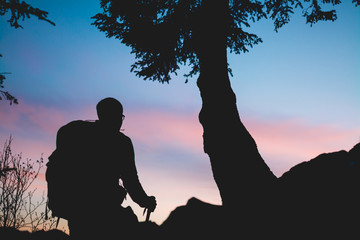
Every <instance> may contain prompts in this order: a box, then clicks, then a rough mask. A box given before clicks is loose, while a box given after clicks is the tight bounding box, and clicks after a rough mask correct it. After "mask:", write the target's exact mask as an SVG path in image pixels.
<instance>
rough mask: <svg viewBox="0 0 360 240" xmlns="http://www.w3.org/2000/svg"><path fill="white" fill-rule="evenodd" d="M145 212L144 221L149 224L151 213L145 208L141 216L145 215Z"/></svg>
mask: <svg viewBox="0 0 360 240" xmlns="http://www.w3.org/2000/svg"><path fill="white" fill-rule="evenodd" d="M146 210H147V213H146V220H145V222H149V220H150V214H151V211H150V210H149V209H148V208H145V209H144V212H143V215H144V214H145V212H146Z"/></svg>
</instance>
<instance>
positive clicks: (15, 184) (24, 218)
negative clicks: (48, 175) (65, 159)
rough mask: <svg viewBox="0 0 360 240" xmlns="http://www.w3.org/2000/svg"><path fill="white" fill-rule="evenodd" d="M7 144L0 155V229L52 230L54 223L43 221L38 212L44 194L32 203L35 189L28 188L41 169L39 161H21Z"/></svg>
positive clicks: (19, 156)
mask: <svg viewBox="0 0 360 240" xmlns="http://www.w3.org/2000/svg"><path fill="white" fill-rule="evenodd" d="M11 143H12V138H11V137H10V138H9V140H7V141H6V142H5V144H4V149H3V151H2V152H0V227H11V228H15V229H19V228H30V229H31V230H33V231H35V230H39V229H40V228H45V229H49V228H52V227H53V226H54V222H55V221H54V219H51V220H50V221H47V220H46V219H45V214H44V213H42V212H39V210H40V209H39V208H40V207H41V206H44V205H45V202H46V199H45V197H44V194H43V196H42V199H41V200H40V201H37V202H34V199H33V197H34V193H35V191H36V189H33V188H30V187H31V185H32V183H33V182H34V181H35V179H36V178H37V176H38V174H39V172H40V170H41V168H42V167H43V158H42V157H40V159H39V160H36V161H32V160H31V159H26V160H23V159H22V155H21V154H16V155H13V153H12V151H11ZM44 209H45V208H44Z"/></svg>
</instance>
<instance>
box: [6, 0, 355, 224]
mask: <svg viewBox="0 0 360 240" xmlns="http://www.w3.org/2000/svg"><path fill="white" fill-rule="evenodd" d="M27 2H28V3H30V4H32V5H33V6H35V7H38V8H40V9H43V10H46V11H48V12H49V18H50V19H51V20H52V21H53V22H55V23H56V26H55V27H53V26H52V25H50V24H48V23H46V22H40V21H38V20H36V19H35V18H32V19H30V20H27V21H25V22H23V23H22V25H23V27H24V29H14V28H10V26H9V24H8V23H7V22H6V20H7V19H8V16H5V17H2V18H1V21H0V53H1V54H2V55H3V58H1V59H0V63H1V65H0V72H11V73H12V74H10V75H7V80H6V82H5V86H6V89H7V90H9V91H10V92H11V93H12V94H13V95H15V96H16V97H17V98H18V99H19V102H20V104H19V105H13V106H9V105H8V103H7V102H4V101H1V102H0V144H3V143H4V142H5V140H6V139H7V138H8V137H9V136H10V135H12V136H13V138H14V141H13V148H14V152H22V153H23V156H24V157H29V158H32V159H36V158H39V157H40V155H41V154H43V156H44V158H45V159H46V158H47V157H48V156H49V155H50V153H51V151H52V150H53V149H54V147H55V136H56V131H57V130H58V128H59V127H60V126H62V125H64V124H66V123H67V122H69V121H72V120H75V119H96V113H95V105H96V103H97V102H98V101H99V100H101V99H102V98H104V97H108V96H112V97H116V98H118V99H119V100H120V101H121V102H122V103H123V105H124V111H125V115H126V120H125V122H124V126H123V128H124V129H125V130H124V133H125V134H127V135H128V136H130V137H131V138H132V140H133V143H134V147H135V151H136V161H137V166H138V171H139V175H140V180H141V181H142V182H143V185H144V188H145V189H146V191H147V192H148V193H149V194H151V195H155V196H157V199H158V209H157V211H156V212H155V213H153V215H152V219H153V220H154V221H156V222H157V223H161V222H162V221H163V220H165V218H166V217H167V216H168V214H169V213H170V211H171V210H173V209H174V208H175V207H176V206H179V205H183V204H185V203H186V201H187V200H188V199H189V198H190V197H192V196H195V197H198V198H200V199H202V200H204V201H208V202H211V203H215V204H219V203H220V197H219V193H218V191H217V188H216V185H215V183H214V181H213V179H212V173H211V169H210V164H209V159H208V157H207V156H206V155H205V154H204V153H203V152H202V137H201V134H202V129H201V125H200V124H199V123H198V119H197V114H198V112H199V110H200V108H201V98H200V94H199V91H198V89H197V87H196V78H192V79H190V80H189V83H186V84H185V79H184V78H183V77H182V73H184V72H186V67H185V68H184V69H182V70H181V71H180V72H179V74H178V76H176V77H174V78H173V79H172V80H171V82H170V84H161V83H158V82H149V81H143V80H142V79H139V78H137V77H136V76H135V75H134V74H133V73H131V72H130V65H131V64H132V63H133V62H134V56H133V55H131V54H130V49H129V48H127V47H126V46H124V45H122V44H121V43H120V41H118V40H116V39H108V38H106V37H105V34H104V33H101V32H100V31H99V30H98V29H96V28H95V27H94V26H91V25H90V24H91V22H92V20H91V19H90V17H92V16H94V15H95V14H96V13H98V12H99V11H100V8H99V1H97V0H91V1H90V0H86V1H85V0H78V1H60V0H53V1H45V0H38V1H35V0H33V1H27ZM336 9H337V11H338V20H337V21H335V22H326V23H323V22H320V23H317V24H315V25H314V26H313V27H310V26H309V25H307V24H305V19H304V18H303V17H301V12H298V13H297V14H295V15H294V16H293V18H292V21H291V22H290V23H289V24H288V25H286V26H285V27H284V28H282V29H280V30H279V32H278V33H276V32H274V30H273V29H274V27H273V25H272V24H271V21H267V20H263V21H260V22H258V23H255V24H253V26H252V27H251V29H249V30H250V31H252V32H255V33H257V34H258V35H259V36H260V37H262V39H263V41H264V42H263V43H261V44H259V45H257V46H255V47H254V48H252V49H250V51H249V52H248V53H246V54H241V55H233V54H231V55H229V63H230V67H231V68H232V70H233V77H231V82H232V87H233V90H234V92H235V93H236V95H237V104H238V109H239V112H240V117H241V119H242V121H243V122H244V124H245V126H246V127H247V128H248V130H249V131H250V133H251V134H252V135H253V137H254V139H255V140H256V142H257V144H258V147H259V150H260V153H261V154H262V156H263V158H264V159H265V161H266V163H267V164H268V165H269V166H270V168H271V170H272V171H273V172H274V173H275V174H276V175H277V176H281V175H282V174H283V173H284V172H285V171H287V170H289V168H291V167H292V166H294V165H295V164H297V163H300V162H302V161H308V160H310V159H311V158H314V157H316V156H317V154H320V153H323V152H331V151H337V150H341V149H345V150H349V149H350V148H351V147H352V146H354V145H355V144H356V143H357V142H359V140H360V126H359V123H360V68H359V66H360V45H359V43H360V9H359V8H356V7H354V6H353V4H351V3H350V1H344V3H343V4H341V5H340V6H339V7H337V8H336ZM37 184H38V188H39V189H45V187H46V184H45V182H44V180H43V178H42V180H41V179H40V180H39V181H38V183H37ZM129 204H131V206H132V207H133V208H134V210H135V211H136V213H137V214H138V216H139V219H140V220H143V217H142V216H141V214H140V212H141V209H140V208H138V207H137V206H135V205H133V204H132V203H131V202H130V201H129Z"/></svg>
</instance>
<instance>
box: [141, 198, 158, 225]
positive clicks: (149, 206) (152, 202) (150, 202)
mask: <svg viewBox="0 0 360 240" xmlns="http://www.w3.org/2000/svg"><path fill="white" fill-rule="evenodd" d="M155 208H156V198H155V197H154V196H151V197H148V199H147V202H146V206H145V209H144V213H143V214H145V212H146V210H147V213H146V220H145V221H146V222H149V219H150V213H151V212H153V211H154V210H155Z"/></svg>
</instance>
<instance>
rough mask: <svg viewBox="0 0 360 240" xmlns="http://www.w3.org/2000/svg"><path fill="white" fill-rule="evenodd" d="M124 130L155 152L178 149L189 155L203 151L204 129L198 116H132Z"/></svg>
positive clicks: (144, 113)
mask: <svg viewBox="0 0 360 240" xmlns="http://www.w3.org/2000/svg"><path fill="white" fill-rule="evenodd" d="M123 127H124V129H125V131H124V133H125V134H129V136H130V137H131V138H132V139H133V140H135V141H139V142H141V143H142V144H145V145H147V146H149V147H151V148H156V149H159V148H165V147H166V146H168V145H177V146H178V147H181V148H185V149H188V150H189V151H195V152H198V151H199V150H200V151H201V150H202V127H201V125H200V123H199V122H198V120H197V114H189V115H186V114H181V113H180V114H176V113H172V112H164V111H156V110H146V111H141V112H129V113H128V114H127V117H126V120H125V122H124V126H123Z"/></svg>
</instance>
